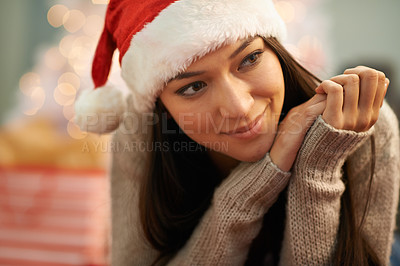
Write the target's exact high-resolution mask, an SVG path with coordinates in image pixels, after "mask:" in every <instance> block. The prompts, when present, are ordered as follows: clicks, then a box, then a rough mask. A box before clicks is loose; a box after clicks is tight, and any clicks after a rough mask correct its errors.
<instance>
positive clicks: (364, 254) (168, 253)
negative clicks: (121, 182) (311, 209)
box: [139, 38, 379, 265]
mask: <svg viewBox="0 0 400 266" xmlns="http://www.w3.org/2000/svg"><path fill="white" fill-rule="evenodd" d="M264 40H265V43H266V44H267V45H268V46H269V47H270V48H271V49H272V50H273V51H274V52H275V54H276V55H277V56H278V58H279V61H280V64H281V67H282V71H283V75H284V81H285V99H284V104H283V109H282V114H281V119H283V118H284V116H285V115H286V114H287V113H288V111H289V110H290V109H291V108H293V107H295V106H297V105H299V104H301V103H303V102H305V101H307V100H308V99H309V98H310V97H312V95H314V94H315V92H314V89H315V88H316V86H318V84H319V83H320V82H321V81H320V80H319V79H318V78H317V77H316V76H314V75H313V74H311V73H310V72H309V71H307V70H306V69H305V68H304V67H302V66H301V65H300V64H299V63H298V62H297V61H296V60H294V59H293V58H292V56H291V55H290V54H289V52H287V50H286V49H285V48H284V47H283V46H282V45H281V44H280V43H279V42H278V41H277V40H276V39H275V38H265V39H264ZM165 114H166V110H165V108H164V107H163V105H162V103H161V101H159V100H158V101H157V102H156V108H155V116H158V118H162V119H159V121H160V122H159V123H156V124H155V125H154V128H153V142H154V143H158V147H161V148H159V149H155V150H154V151H153V153H152V158H151V163H150V164H151V165H150V168H149V174H148V177H147V178H145V179H144V180H143V182H142V184H141V188H140V199H139V212H140V218H141V223H142V227H143V231H144V235H145V236H146V238H147V240H148V241H149V243H150V244H151V245H152V246H153V247H154V248H155V249H157V250H158V251H159V254H160V255H159V257H158V258H157V260H156V261H155V262H154V264H165V263H166V262H167V261H168V260H169V259H171V258H172V257H173V256H174V255H175V254H176V252H177V251H179V249H181V248H182V247H183V246H184V244H185V243H186V241H187V240H188V239H189V238H190V236H191V234H192V232H193V230H194V228H195V227H196V226H197V224H198V222H199V220H200V219H201V217H202V216H203V214H204V212H205V211H206V210H207V209H208V208H209V206H210V204H211V199H212V196H213V192H214V189H215V188H216V186H218V185H219V184H220V182H221V180H222V177H221V176H219V175H218V171H217V170H216V167H215V166H214V165H213V163H212V161H211V160H210V158H209V157H208V155H207V152H206V148H204V147H202V146H200V145H199V144H197V143H195V142H193V141H192V140H191V139H189V138H188V137H187V136H186V135H185V134H184V133H183V132H182V131H181V130H180V129H179V126H178V125H177V124H176V122H175V121H174V120H173V119H172V118H169V119H167V118H166V115H165ZM166 129H167V131H168V132H174V133H168V134H165V131H166ZM184 143H185V147H194V148H192V149H190V150H188V149H186V150H184V151H182V149H174V147H176V146H178V147H182V145H183V144H184ZM344 170H345V171H344V172H345V173H346V172H347V171H346V169H344ZM372 170H373V169H372ZM344 178H345V179H346V178H347V175H345V177H344ZM370 182H372V176H371V180H370ZM341 206H342V207H341V213H340V226H339V232H338V240H337V249H336V253H335V256H334V258H335V264H336V265H367V264H370V265H378V264H379V261H378V258H377V256H376V254H375V253H374V251H373V250H372V249H371V247H370V246H369V245H368V243H367V242H366V241H365V239H364V238H363V236H362V233H361V229H362V225H363V222H362V223H361V224H360V225H359V226H357V225H356V219H355V217H354V213H355V212H354V206H353V199H352V196H351V182H348V183H347V186H346V190H345V192H344V194H343V196H342V199H341ZM366 212H367V206H366V209H365V211H364V216H363V219H362V220H363V221H364V218H365V215H366Z"/></svg>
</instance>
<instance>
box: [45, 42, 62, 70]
mask: <svg viewBox="0 0 400 266" xmlns="http://www.w3.org/2000/svg"><path fill="white" fill-rule="evenodd" d="M44 62H45V64H46V66H47V67H48V68H50V69H52V70H60V69H61V68H62V67H63V66H64V65H65V63H66V59H65V57H64V56H63V55H62V54H61V53H60V51H59V50H58V48H57V47H52V48H50V49H49V50H48V51H47V52H46V54H45V55H44Z"/></svg>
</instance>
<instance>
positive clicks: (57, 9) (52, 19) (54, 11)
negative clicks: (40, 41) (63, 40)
mask: <svg viewBox="0 0 400 266" xmlns="http://www.w3.org/2000/svg"><path fill="white" fill-rule="evenodd" d="M67 12H68V8H67V7H66V6H64V5H54V6H52V7H51V8H50V9H49V11H48V12H47V21H48V22H49V24H50V25H51V26H53V27H54V28H58V27H61V26H62V25H63V17H64V16H65V14H67Z"/></svg>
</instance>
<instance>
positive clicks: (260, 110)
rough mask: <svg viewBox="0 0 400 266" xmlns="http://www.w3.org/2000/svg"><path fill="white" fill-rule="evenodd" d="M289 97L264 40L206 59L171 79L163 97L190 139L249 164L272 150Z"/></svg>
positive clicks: (253, 40) (242, 43) (227, 48)
mask: <svg viewBox="0 0 400 266" xmlns="http://www.w3.org/2000/svg"><path fill="white" fill-rule="evenodd" d="M283 98H284V80H283V74H282V69H281V65H280V63H279V60H278V58H277V56H276V55H275V53H274V52H273V51H272V50H271V49H270V48H269V47H268V46H267V45H266V44H265V43H264V40H263V39H262V38H260V37H256V38H249V39H246V40H240V41H238V42H236V43H234V44H232V45H226V46H223V47H222V48H219V49H218V50H216V51H215V52H211V53H209V54H207V55H205V56H204V57H202V58H201V59H199V60H197V61H196V62H194V63H193V64H192V65H190V66H189V67H188V68H187V70H186V71H185V72H183V73H181V74H179V75H178V76H177V77H175V78H174V79H172V80H170V81H169V82H168V83H167V85H166V87H165V88H164V90H163V92H162V94H161V95H160V99H161V101H162V102H163V104H164V105H165V107H166V108H167V109H168V111H169V113H170V114H171V116H172V117H173V118H174V119H175V121H176V122H177V124H178V125H179V126H180V128H181V129H182V130H183V131H184V132H185V133H186V135H187V136H189V137H190V138H191V139H193V140H194V141H196V142H197V143H200V144H201V145H203V146H205V147H207V148H209V149H211V150H214V151H216V152H219V153H221V154H224V155H226V156H228V157H231V158H233V159H236V160H239V161H247V162H253V161H257V160H259V159H261V158H262V157H263V156H264V155H265V154H266V153H267V152H268V151H269V150H270V148H271V146H272V143H273V141H274V137H275V133H276V130H277V125H278V121H279V116H280V113H281V110H282V105H283Z"/></svg>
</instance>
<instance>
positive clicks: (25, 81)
mask: <svg viewBox="0 0 400 266" xmlns="http://www.w3.org/2000/svg"><path fill="white" fill-rule="evenodd" d="M39 85H40V76H39V74H37V73H34V72H28V73H26V74H24V75H23V76H22V77H21V78H20V79H19V88H20V90H21V92H22V93H23V94H25V95H27V96H29V95H31V93H32V90H33V89H34V88H35V87H37V86H39Z"/></svg>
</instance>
